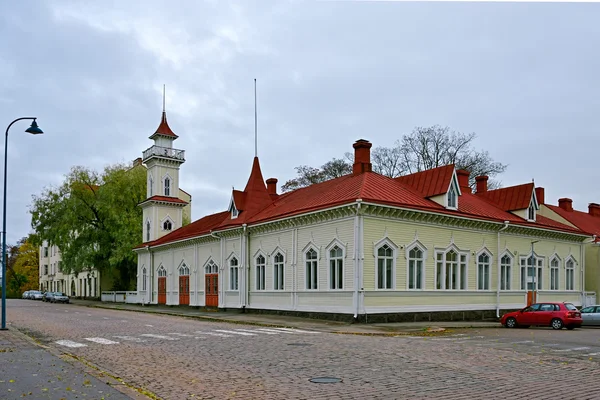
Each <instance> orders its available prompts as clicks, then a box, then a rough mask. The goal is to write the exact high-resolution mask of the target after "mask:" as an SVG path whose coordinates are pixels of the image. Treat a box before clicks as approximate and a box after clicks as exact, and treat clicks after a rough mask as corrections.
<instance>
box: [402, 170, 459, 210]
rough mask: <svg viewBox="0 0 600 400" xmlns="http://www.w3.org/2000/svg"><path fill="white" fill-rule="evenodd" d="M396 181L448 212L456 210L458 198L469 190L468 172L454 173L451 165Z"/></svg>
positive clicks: (403, 177)
mask: <svg viewBox="0 0 600 400" xmlns="http://www.w3.org/2000/svg"><path fill="white" fill-rule="evenodd" d="M396 180H397V181H399V182H400V183H402V184H404V185H408V186H411V187H412V188H413V189H415V190H417V191H419V192H420V193H422V194H423V196H424V197H426V198H428V199H430V200H432V201H434V202H436V203H438V204H439V205H441V206H443V207H445V208H447V209H448V210H458V202H459V197H460V196H461V195H462V191H463V190H465V188H466V189H468V188H469V172H468V171H465V170H459V171H456V170H455V169H454V165H453V164H450V165H445V166H443V167H438V168H433V169H428V170H426V171H421V172H416V173H414V174H410V175H404V176H401V177H398V178H396ZM469 190H470V189H469Z"/></svg>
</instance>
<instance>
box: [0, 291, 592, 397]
mask: <svg viewBox="0 0 600 400" xmlns="http://www.w3.org/2000/svg"><path fill="white" fill-rule="evenodd" d="M80 304H81V303H80ZM8 310H9V313H8V317H9V318H8V320H9V323H10V324H11V325H10V326H11V329H18V330H20V331H22V332H26V333H27V334H28V335H31V336H32V337H34V338H35V340H36V341H37V342H38V343H40V344H41V345H44V346H47V347H48V349H50V350H51V351H54V352H56V353H57V354H62V355H63V357H68V358H69V359H73V360H77V362H79V363H81V365H82V367H83V368H84V370H87V371H90V373H91V372H94V373H95V374H101V375H102V376H107V377H112V378H113V379H115V380H116V381H117V382H119V383H120V384H121V386H122V387H124V388H128V389H130V390H131V391H132V392H133V390H136V392H133V393H137V394H138V395H140V396H141V395H142V394H143V395H145V396H148V397H150V398H160V399H176V400H178V399H198V398H201V399H405V398H417V399H428V398H438V399H439V398H443V399H446V400H447V399H465V398H468V399H493V398H505V397H506V396H507V393H510V397H511V398H527V399H535V398H539V399H541V398H548V397H549V396H550V393H552V392H553V390H554V389H552V388H561V390H560V397H561V398H564V399H596V398H598V394H597V393H600V382H596V380H593V379H592V380H589V381H586V383H585V385H580V384H578V382H580V381H581V379H582V377H584V376H593V375H594V374H596V373H597V372H598V367H599V365H598V360H600V344H599V342H598V333H599V332H600V330H598V329H576V330H574V331H566V330H562V331H553V330H551V329H549V328H548V329H547V328H530V329H514V330H510V329H505V328H497V326H498V324H496V325H495V326H496V328H494V327H483V326H480V327H476V328H471V329H462V328H457V327H450V328H449V329H447V330H446V331H444V332H443V333H442V334H439V333H429V332H426V330H423V328H422V327H419V328H415V327H409V326H404V327H403V328H402V330H400V331H397V332H390V329H389V327H388V328H385V327H369V326H367V327H364V326H362V327H360V326H358V325H348V324H331V323H325V324H324V323H323V322H319V321H310V320H304V322H303V324H304V325H300V324H301V323H302V321H296V320H295V319H294V320H286V319H281V317H273V318H278V319H281V322H282V323H284V325H286V326H287V327H286V328H282V326H281V325H275V324H272V323H273V322H274V320H273V319H267V320H262V319H261V320H260V321H257V320H252V321H243V320H242V319H240V318H241V317H239V316H235V315H232V317H235V318H237V320H234V321H224V320H219V319H218V318H214V317H211V318H208V317H207V318H198V317H197V316H194V317H191V316H186V317H185V318H182V316H181V315H168V314H172V313H177V312H178V310H177V308H175V309H170V310H168V309H167V310H166V312H165V313H162V312H155V311H157V310H158V311H161V310H159V309H154V310H152V312H149V313H148V312H145V313H140V312H124V311H123V310H120V309H114V308H113V309H103V308H93V307H82V306H77V305H62V304H46V303H39V302H28V301H26V300H23V301H21V300H15V301H10V302H9V308H8ZM166 314H167V315H166ZM260 317H261V318H262V316H260ZM252 318H255V317H252ZM269 318H270V316H269ZM269 324H270V325H269ZM266 325H269V326H266ZM291 325H294V326H291ZM444 325H446V324H444ZM490 326H494V325H490ZM317 328H318V329H317ZM358 328H361V329H368V330H372V332H371V333H369V332H365V331H361V332H351V331H344V329H358ZM340 331H341V333H358V334H336V333H332V332H340ZM378 332H379V333H380V334H375V333H378ZM89 365H93V368H92V367H89ZM323 377H325V378H334V379H333V380H335V379H339V381H337V382H335V383H313V382H311V379H314V378H323ZM117 378H118V379H117ZM114 387H115V388H117V386H114ZM564 388H569V390H563V389H564ZM0 398H1V397H0Z"/></svg>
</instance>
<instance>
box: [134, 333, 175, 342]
mask: <svg viewBox="0 0 600 400" xmlns="http://www.w3.org/2000/svg"><path fill="white" fill-rule="evenodd" d="M140 336H146V337H151V338H156V339H165V340H179V339H178V338H174V337H169V336H164V335H155V334H154V333H143V334H141V335H140Z"/></svg>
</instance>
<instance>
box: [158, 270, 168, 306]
mask: <svg viewBox="0 0 600 400" xmlns="http://www.w3.org/2000/svg"><path fill="white" fill-rule="evenodd" d="M158 304H167V277H166V276H159V277H158Z"/></svg>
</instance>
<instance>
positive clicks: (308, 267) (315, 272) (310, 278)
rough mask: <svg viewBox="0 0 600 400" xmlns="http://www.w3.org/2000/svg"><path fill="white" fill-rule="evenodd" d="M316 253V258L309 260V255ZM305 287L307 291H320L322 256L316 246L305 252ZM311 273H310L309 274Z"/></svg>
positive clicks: (308, 248)
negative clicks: (320, 263) (320, 261)
mask: <svg viewBox="0 0 600 400" xmlns="http://www.w3.org/2000/svg"><path fill="white" fill-rule="evenodd" d="M310 252H314V254H315V255H316V258H310V259H309V258H308V253H310ZM303 254H304V287H305V288H306V290H319V259H320V254H319V250H318V249H317V247H316V246H309V247H307V248H306V249H305V250H304V253H303ZM309 271H310V273H309Z"/></svg>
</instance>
